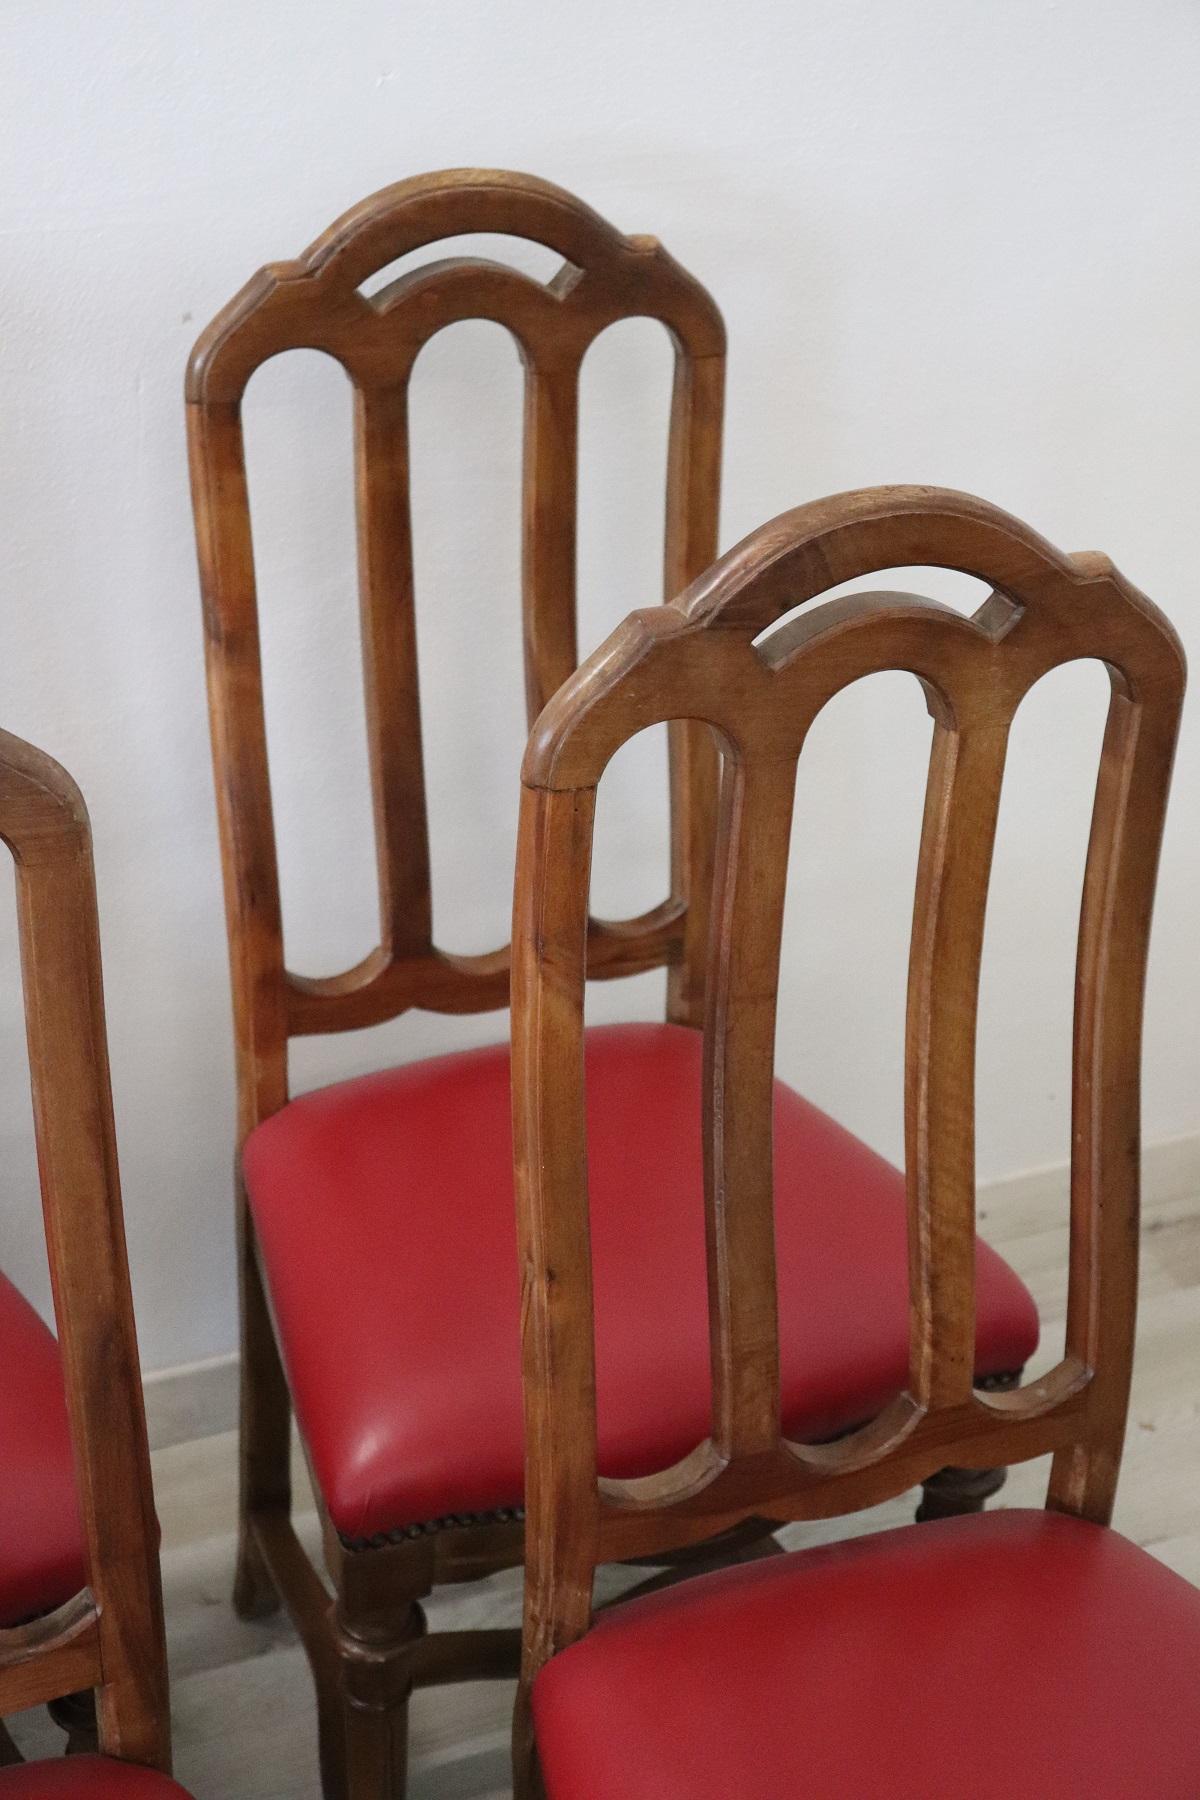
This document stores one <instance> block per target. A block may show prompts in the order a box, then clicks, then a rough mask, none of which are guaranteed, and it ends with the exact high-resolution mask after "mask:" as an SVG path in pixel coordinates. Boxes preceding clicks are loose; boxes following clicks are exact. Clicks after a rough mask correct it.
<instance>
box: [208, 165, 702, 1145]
mask: <svg viewBox="0 0 1200 1800" xmlns="http://www.w3.org/2000/svg"><path fill="white" fill-rule="evenodd" d="M481 232H482V233H502V234H507V235H512V236H517V237H521V238H526V239H529V240H532V241H534V242H537V243H541V244H543V245H546V246H547V247H549V248H551V249H553V250H555V251H556V252H558V254H560V255H561V256H562V257H563V258H564V262H563V266H562V268H561V269H560V271H559V273H558V274H557V275H556V276H555V277H554V279H553V280H552V281H550V282H549V283H546V284H543V283H542V282H539V281H536V280H533V279H531V278H529V277H527V276H525V275H522V274H519V273H518V272H517V271H515V270H514V269H512V268H507V267H504V266H502V265H501V264H499V263H496V262H494V261H489V260H486V259H484V258H479V257H454V258H452V259H448V260H443V261H439V262H434V263H432V264H426V265H424V266H420V267H417V268H415V269H413V270H411V271H410V272H409V273H407V274H402V275H400V276H399V277H398V278H396V279H394V280H392V281H391V282H390V283H389V284H387V285H385V286H384V287H382V288H381V289H380V290H379V291H378V292H374V293H371V294H369V295H368V294H367V293H365V292H364V291H363V284H364V283H365V282H368V281H369V280H370V278H371V277H372V276H374V275H375V274H377V273H378V272H379V271H381V270H385V269H387V268H388V266H389V265H390V264H392V263H393V262H395V261H397V260H398V259H399V258H401V257H403V256H406V255H408V254H410V253H411V252H414V251H417V250H420V249H422V248H424V247H425V246H428V245H430V244H433V243H436V242H438V241H439V240H441V239H445V238H448V237H460V236H463V235H467V234H471V233H481ZM637 316H648V317H651V318H655V319H658V320H660V321H661V322H662V323H663V324H664V325H665V326H666V328H667V330H668V332H669V333H670V336H671V338H672V340H673V343H674V348H675V378H674V389H673V397H672V404H671V421H670V439H669V450H668V467H667V495H666V509H667V528H666V539H665V545H666V548H665V571H664V583H665V590H666V595H667V597H668V598H669V597H670V596H671V595H673V594H675V593H678V592H679V591H680V590H681V589H682V588H683V587H685V586H686V585H687V584H688V582H689V581H691V580H693V579H694V578H695V576H696V575H698V574H699V573H700V571H701V570H702V569H704V568H706V567H707V566H708V564H709V562H710V561H711V560H712V557H713V556H714V555H715V552H716V532H717V503H718V491H719V478H720V446H721V414H722V403H723V391H724V351H725V339H724V328H723V326H722V322H721V317H720V314H719V313H718V311H717V309H716V307H715V305H714V304H713V302H712V300H711V298H710V297H709V295H708V294H707V293H706V292H705V290H704V289H703V288H702V287H701V286H700V284H699V283H698V282H697V281H695V280H694V279H693V277H692V276H690V275H689V274H687V273H686V271H685V270H683V269H682V268H681V267H680V266H679V264H678V263H676V262H675V261H674V260H673V259H672V258H671V257H670V256H669V255H668V254H667V253H666V251H665V250H664V249H663V248H662V246H661V245H660V244H659V243H658V242H657V241H656V240H655V239H654V238H649V237H623V236H622V235H621V234H620V233H619V232H617V231H615V230H614V229H613V228H612V226H610V225H608V224H606V223H605V221H604V220H603V219H601V218H600V217H599V216H598V215H597V214H596V213H594V212H593V211H592V210H591V209H590V208H589V207H587V206H584V205H583V204H582V202H580V201H578V200H576V199H575V198H573V196H571V195H570V194H567V193H565V192H564V191H563V190H562V189H560V188H556V187H553V186H551V185H550V184H549V183H548V182H543V181H538V180H536V179H534V178H533V177H531V176H528V175H514V174H506V173H503V172H500V171H496V170H488V169H458V170H450V171H447V172H445V173H443V174H439V175H428V176H420V177H417V178H415V179H413V180H411V181H403V182H399V183H397V184H396V185H395V186H393V187H389V188H385V189H383V191H382V192H380V193H378V194H375V195H373V196H372V197H371V198H370V199H368V200H365V201H364V202H362V204H361V205H359V206H356V207H354V208H353V209H352V210H351V211H350V212H348V213H346V214H345V215H344V217H343V218H341V219H339V220H338V221H337V222H336V223H335V224H334V225H332V226H331V227H330V229H329V230H328V231H327V232H325V233H324V234H323V236H321V237H320V238H319V239H317V241H316V242H315V243H314V244H313V245H312V246H311V247H310V248H309V249H308V250H307V251H306V252H305V253H304V255H303V256H301V257H300V258H299V260H298V261H296V262H291V263H275V264H271V265H269V266H268V267H267V268H265V269H263V270H262V271H261V272H260V273H259V274H258V275H257V276H255V277H254V279H253V280H252V281H251V282H250V283H249V284H248V285H247V286H246V287H245V288H244V289H243V290H242V292H241V293H240V294H239V295H238V296H237V297H236V298H235V299H234V300H233V301H232V302H231V303H230V305H229V306H227V307H226V308H225V309H224V311H223V312H221V313H220V314H219V315H218V317H217V318H216V319H215V320H214V321H213V323H212V324H211V325H210V326H209V327H208V329H207V330H206V331H205V332H204V333H203V335H202V336H201V338H200V340H199V341H198V343H197V345H196V348H195V350H194V352H193V355H192V358H191V362H190V365H189V370H188V379H187V402H188V407H187V410H188V431H189V443H190V454H191V468H192V493H193V504H194V509H195V516H196V529H197V540H198V547H199V557H200V570H201V583H202V588H203V594H204V608H205V625H206V645H207V668H208V687H209V706H210V718H211V727H212V741H213V757H214V765H215V774H216V787H217V796H218V811H219V820H220V830H221V845H222V861H223V867H224V877H225V894H226V910H227V918H228V930H229V945H230V958H231V963H232V972H233V988H234V1009H235V1016H236V1035H237V1049H238V1072H239V1073H238V1082H239V1095H240V1108H239V1110H240V1120H239V1142H240V1141H241V1140H243V1139H244V1138H245V1136H246V1135H247V1134H248V1133H249V1131H250V1130H252V1129H253V1127H254V1126H255V1125H256V1124H258V1123H259V1122H260V1121H261V1120H262V1119H264V1118H266V1117H267V1116H268V1115H269V1114H271V1113H274V1112H276V1111H278V1110H279V1108H280V1107H281V1106H282V1105H283V1104H284V1103H285V1101H286V1099H287V1041H288V1039H289V1037H291V1036H295V1035H301V1034H306V1033H311V1032H327V1031H341V1030H351V1029H357V1028H360V1027H362V1026H365V1025H373V1024H378V1023H381V1022H382V1021H384V1020H386V1019H390V1018H393V1017H395V1016H397V1015H398V1014H400V1013H402V1012H404V1011H405V1010H406V1009H408V1008H409V1007H420V1008H424V1009H427V1010H432V1011H436V1012H480V1011H489V1010H491V1009H493V1008H497V1007H502V1006H505V1005H506V1004H507V1002H508V988H509V951H508V948H507V946H506V947H504V948H502V949H498V950H495V951H492V952H490V953H487V954H484V955H478V956H467V955H455V954H453V953H451V952H448V951H443V950H441V949H439V948H438V947H437V946H436V944H435V939H434V931H433V920H432V917H431V904H430V878H429V843H428V829H427V821H426V800H425V778H424V768H423V761H422V748H421V712H420V702H419V696H418V685H417V650H416V625H415V610H414V594H413V567H412V541H411V521H410V509H409V448H408V425H407V408H408V388H409V382H410V378H411V375H412V371H413V367H414V364H415V363H416V360H417V358H418V356H419V354H420V351H421V350H422V348H423V347H424V346H425V344H427V343H428V342H429V340H430V338H432V337H433V336H434V335H435V334H436V333H437V332H439V331H441V330H442V329H444V327H446V326H448V325H451V324H454V323H456V322H458V321H460V320H463V319H490V320H494V321H495V322H496V323H498V324H500V325H502V326H504V327H506V328H507V330H508V331H509V333H510V334H511V335H512V337H513V338H514V339H515V340H516V344H517V348H518V350H519V353H520V355H521V358H522V361H523V363H524V366H525V418H524V486H523V504H522V588H523V595H522V611H523V630H524V652H525V677H526V700H527V709H528V716H529V721H530V723H532V721H533V719H535V718H536V717H537V716H538V714H539V713H540V712H541V710H542V708H543V706H544V705H545V703H546V701H547V700H548V699H549V698H550V696H551V695H552V694H553V693H554V691H555V689H556V688H557V687H558V686H559V684H560V683H561V682H562V681H564V680H565V679H566V677H567V676H568V675H569V674H570V673H571V671H572V670H573V669H574V667H575V664H576V661H577V651H576V622H575V561H576V465H577V411H578V384H579V372H580V368H581V365H582V362H583V358H584V356H585V354H586V352H587V350H588V347H589V346H590V345H591V344H592V343H593V342H594V340H595V339H596V338H597V337H598V336H599V334H600V333H601V332H602V331H604V330H605V329H606V328H607V327H608V326H609V325H611V324H613V323H614V322H616V321H617V320H619V319H626V318H632V317H637ZM297 348H306V349H316V350H320V351H323V352H325V353H326V354H327V355H329V356H331V357H333V358H334V359H335V360H336V361H337V362H339V363H340V364H341V365H342V367H343V368H344V369H345V371H346V374H347V375H348V377H349V379H350V381H351V383H352V384H353V388H354V404H355V411H354V418H355V426H354V429H355V482H356V506H357V520H358V574H359V589H360V601H361V619H362V641H363V661H364V677H365V688H366V717H367V735H368V744H369V760H370V768H371V781H372V790H373V799H374V819H375V838H376V850H377V864H378V880H379V911H380V941H379V945H378V947H377V948H376V949H375V950H374V951H372V952H371V954H370V955H368V956H367V957H366V958H365V959H364V960H363V961H362V962H361V963H360V964H358V965H357V966H356V967H355V968H353V969H349V970H346V971H344V972H343V973H341V974H338V975H333V976H328V977H322V978H317V979H314V978H310V977H304V976H299V975H295V974H292V973H290V972H289V971H288V970H287V968H286V964H285V958H284V948H283V935H282V924H281V917H280V902H279V878H278V868H277V858H276V848H275V836H274V826H273V820H272V811H271V794H270V780H269V770H268V759H267V742H266V727H265V722H264V714H263V689H262V670H261V659H260V641H259V625H258V613H257V601H256V594H255V576H254V550H253V542H252V536H251V526H250V504H249V494H248V489H247V481H246V463H245V449H244V443H243V433H242V420H241V408H242V397H243V394H244V392H245V388H246V384H247V382H248V381H249V379H250V376H251V375H252V374H253V372H254V371H255V369H257V368H258V367H259V366H260V365H261V364H262V363H264V362H266V361H267V360H268V358H270V357H272V356H275V355H277V354H279V353H281V352H283V351H285V350H289V349H297ZM716 793H717V765H716V759H715V757H714V755H713V752H712V748H711V745H710V742H709V740H708V736H707V734H706V733H704V732H697V731H696V730H694V729H693V728H692V727H690V726H687V725H679V726H677V727H674V728H673V730H672V735H671V794H672V858H671V866H672V877H671V893H670V895H669V897H668V898H667V899H666V900H665V901H664V902H663V903H662V904H661V905H659V906H658V907H656V908H654V909H653V910H652V911H651V912H649V913H647V914H645V915H643V916H641V917H640V918H637V919H630V920H622V921H616V922H608V921H599V920H596V921H593V922H592V924H591V927H590V930H589V965H590V969H591V972H592V973H593V974H595V975H598V976H618V975H626V974H632V973H635V972H637V971H640V970H643V969H649V968H654V967H655V966H659V965H665V966H666V967H667V968H668V970H669V996H668V1011H669V1016H670V1017H671V1018H673V1019H676V1020H679V1021H684V1022H688V1023H692V1024H695V1025H697V1026H698V1025H699V1024H700V1023H701V1019H702V1006H703V997H702V987H701V983H702V979H703V971H704V959H705V955H706V947H707V938H708V927H707V900H708V893H709V888H710V879H709V876H710V870H711V865H712V844H713V838H714V832H715V806H716Z"/></svg>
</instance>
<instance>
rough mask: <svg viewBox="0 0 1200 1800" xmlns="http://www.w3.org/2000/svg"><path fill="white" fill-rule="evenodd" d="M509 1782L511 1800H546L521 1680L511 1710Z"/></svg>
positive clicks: (531, 1720) (531, 1721)
mask: <svg viewBox="0 0 1200 1800" xmlns="http://www.w3.org/2000/svg"><path fill="white" fill-rule="evenodd" d="M512 1783H513V1800H546V1784H545V1782H544V1781H543V1780H542V1767H541V1764H540V1763H539V1761H538V1754H537V1745H536V1743H535V1742H534V1736H533V1715H532V1713H531V1712H530V1707H529V1690H528V1688H527V1687H526V1684H525V1682H524V1681H523V1680H522V1681H521V1682H519V1683H518V1686H517V1698H516V1704H515V1705H514V1707H513V1734H512Z"/></svg>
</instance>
